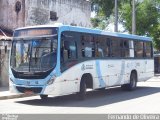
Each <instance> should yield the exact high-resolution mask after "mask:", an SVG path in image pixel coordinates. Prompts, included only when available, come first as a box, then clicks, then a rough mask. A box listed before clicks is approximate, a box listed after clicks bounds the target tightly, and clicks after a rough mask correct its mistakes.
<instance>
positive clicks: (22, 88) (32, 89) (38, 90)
mask: <svg viewBox="0 0 160 120" xmlns="http://www.w3.org/2000/svg"><path fill="white" fill-rule="evenodd" d="M16 88H17V90H18V91H19V92H21V93H25V92H26V91H32V92H33V93H41V91H42V88H41V87H33V88H26V87H16Z"/></svg>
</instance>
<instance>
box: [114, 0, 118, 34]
mask: <svg viewBox="0 0 160 120" xmlns="http://www.w3.org/2000/svg"><path fill="white" fill-rule="evenodd" d="M114 12H115V21H114V32H118V0H115V8H114Z"/></svg>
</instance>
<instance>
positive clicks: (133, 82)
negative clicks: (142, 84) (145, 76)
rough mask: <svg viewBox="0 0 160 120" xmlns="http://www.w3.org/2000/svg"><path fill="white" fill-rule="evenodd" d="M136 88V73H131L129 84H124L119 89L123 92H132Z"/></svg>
mask: <svg viewBox="0 0 160 120" xmlns="http://www.w3.org/2000/svg"><path fill="white" fill-rule="evenodd" d="M136 87H137V75H136V73H134V72H133V73H131V76H130V82H129V83H128V84H124V85H122V86H121V88H122V89H123V90H128V91H132V90H135V89H136Z"/></svg>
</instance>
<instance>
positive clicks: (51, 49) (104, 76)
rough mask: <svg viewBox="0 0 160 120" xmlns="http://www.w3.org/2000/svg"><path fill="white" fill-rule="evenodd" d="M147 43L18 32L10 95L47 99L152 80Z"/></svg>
mask: <svg viewBox="0 0 160 120" xmlns="http://www.w3.org/2000/svg"><path fill="white" fill-rule="evenodd" d="M152 48H153V47H152V39H151V38H150V37H143V36H137V35H130V34H122V33H116V32H106V31H102V30H98V29H89V28H83V27H77V26H69V25H62V24H55V25H40V26H31V27H24V28H18V29H16V30H15V31H14V35H13V42H12V48H11V53H10V63H9V64H10V65H9V78H10V80H9V81H10V91H11V92H14V93H26V94H31V93H34V94H37V95H39V96H40V97H41V99H43V100H45V99H47V98H48V95H52V96H54V97H55V96H62V95H69V94H76V95H77V97H78V98H79V99H81V100H83V99H85V96H86V92H87V90H88V89H91V90H104V89H108V88H111V87H114V86H121V88H122V89H123V90H129V91H132V90H135V89H136V86H137V82H140V81H146V80H148V79H149V78H151V77H153V76H154V61H153V49H152Z"/></svg>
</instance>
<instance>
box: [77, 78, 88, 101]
mask: <svg viewBox="0 0 160 120" xmlns="http://www.w3.org/2000/svg"><path fill="white" fill-rule="evenodd" d="M86 89H87V86H86V82H85V80H82V81H81V83H80V91H79V92H78V93H77V97H78V99H79V100H84V99H85V97H86Z"/></svg>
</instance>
